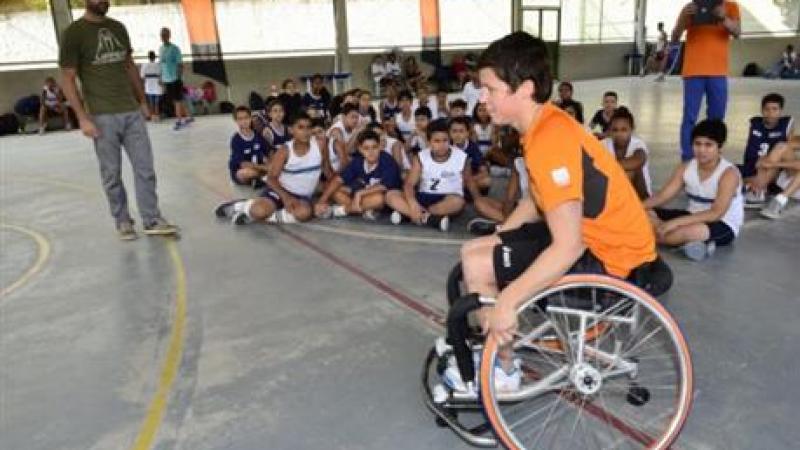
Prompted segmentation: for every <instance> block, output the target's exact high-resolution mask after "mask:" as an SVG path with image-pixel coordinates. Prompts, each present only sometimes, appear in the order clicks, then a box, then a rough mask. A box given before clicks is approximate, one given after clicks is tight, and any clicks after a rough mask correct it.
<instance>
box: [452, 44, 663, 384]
mask: <svg viewBox="0 0 800 450" xmlns="http://www.w3.org/2000/svg"><path fill="white" fill-rule="evenodd" d="M549 61H550V59H549V55H548V52H547V49H546V47H545V44H544V42H543V41H542V40H540V39H537V38H534V37H532V36H531V35H529V34H527V33H524V32H515V33H512V34H509V35H507V36H506V37H504V38H502V39H500V40H498V41H495V42H493V43H492V44H491V45H490V46H489V47H488V48H487V49H486V50H485V51H484V53H483V54H482V55H481V58H480V60H479V74H480V80H481V102H485V103H486V105H487V108H488V110H489V113H490V115H491V117H492V121H493V123H495V124H496V125H497V126H499V125H511V126H513V127H514V128H515V129H517V130H519V133H520V135H521V136H522V146H523V157H524V160H525V165H526V167H527V170H528V173H529V178H530V193H531V195H530V196H529V198H528V199H522V200H521V201H520V202H519V204H518V205H517V207H516V208H515V209H514V211H513V212H512V213H511V214H510V216H509V217H508V218H507V219H506V221H505V222H504V223H502V224H500V225H499V226H498V227H497V232H496V234H494V235H491V236H484V237H481V238H478V239H474V240H471V241H469V242H467V243H466V244H464V246H463V247H462V249H461V258H462V266H463V275H464V282H465V284H466V288H467V292H468V293H470V294H478V295H480V296H482V297H490V298H495V297H496V300H497V301H496V305H495V307H494V308H486V309H484V310H482V311H481V312H480V313H479V316H480V320H481V323H482V326H483V329H484V331H486V332H488V333H490V334H491V335H493V336H494V338H495V339H497V340H498V341H499V343H500V344H501V345H502V344H504V343H509V342H510V341H511V338H512V335H513V332H514V330H515V329H516V326H517V308H518V307H519V306H520V305H521V304H522V303H523V302H524V301H526V300H527V299H529V298H531V297H532V296H534V295H535V294H536V293H537V292H540V291H541V290H543V289H545V288H546V287H547V286H549V285H550V284H552V283H553V282H555V281H557V280H558V279H559V278H560V277H561V276H563V275H564V274H565V273H567V272H570V271H572V272H584V273H586V272H589V273H605V274H610V275H613V276H616V277H619V278H623V279H624V278H627V279H629V280H631V281H633V282H635V283H636V284H639V285H640V286H642V287H643V288H645V289H647V290H650V291H651V292H652V293H653V294H654V295H658V294H660V293H663V292H664V291H666V290H667V289H668V288H669V281H664V279H655V278H656V277H655V275H654V274H656V273H658V272H657V270H656V269H657V268H660V269H662V272H660V273H664V272H668V270H669V269H668V268H667V267H666V265H665V264H664V263H663V261H661V259H660V258H659V257H658V254H657V253H656V247H655V246H656V241H655V235H654V233H653V230H652V227H651V226H650V224H649V222H648V218H647V214H646V213H645V210H644V208H643V206H642V204H641V202H640V201H639V198H638V197H637V195H636V191H635V190H634V188H633V186H632V185H631V183H630V181H629V180H628V178H627V176H626V175H625V171H624V170H623V169H622V167H621V166H620V165H619V164H617V162H616V160H615V159H614V157H613V156H612V155H611V153H609V152H608V151H607V150H605V148H604V147H603V146H602V144H601V143H600V142H599V141H598V140H597V139H596V138H595V137H594V136H592V134H591V133H590V132H589V131H587V130H586V129H585V128H584V127H583V126H581V125H580V124H579V123H578V122H576V121H575V119H574V118H572V117H571V116H569V115H568V114H567V113H566V112H564V111H562V110H561V109H560V108H558V107H557V106H555V105H553V104H552V103H550V101H549V99H550V95H551V89H552V76H551V74H550V62H549ZM504 369H507V368H505V367H504ZM507 370H511V369H507Z"/></svg>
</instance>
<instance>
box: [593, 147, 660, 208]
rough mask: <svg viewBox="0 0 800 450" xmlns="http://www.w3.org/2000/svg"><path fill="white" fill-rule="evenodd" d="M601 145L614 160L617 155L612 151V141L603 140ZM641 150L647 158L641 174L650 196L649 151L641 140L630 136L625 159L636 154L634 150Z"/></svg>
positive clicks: (651, 190)
mask: <svg viewBox="0 0 800 450" xmlns="http://www.w3.org/2000/svg"><path fill="white" fill-rule="evenodd" d="M603 145H604V146H605V147H606V149H607V150H608V151H609V152H610V153H611V156H613V157H614V158H616V157H617V153H616V151H615V150H614V141H613V139H611V138H610V137H608V138H605V139H603ZM638 149H642V150H644V153H645V155H646V157H647V159H646V160H645V162H644V166H642V173H643V174H644V183H645V185H646V186H647V193H648V194H650V193H652V192H653V189H652V185H651V182H650V151H649V150H648V149H647V144H645V143H644V141H643V140H641V139H639V138H638V137H636V136H631V142H630V143H629V144H628V148H627V149H626V150H625V157H626V158H630V157H631V156H633V154H634V153H636V150H638Z"/></svg>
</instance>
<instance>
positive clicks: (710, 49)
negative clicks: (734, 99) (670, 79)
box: [672, 0, 742, 161]
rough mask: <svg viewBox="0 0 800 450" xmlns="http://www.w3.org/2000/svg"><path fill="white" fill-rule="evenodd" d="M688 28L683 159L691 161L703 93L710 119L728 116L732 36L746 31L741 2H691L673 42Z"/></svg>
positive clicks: (721, 118)
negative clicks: (740, 7) (693, 136)
mask: <svg viewBox="0 0 800 450" xmlns="http://www.w3.org/2000/svg"><path fill="white" fill-rule="evenodd" d="M684 31H686V45H685V46H684V55H683V73H682V75H683V121H682V123H681V159H682V160H683V161H688V160H690V159H692V158H693V153H692V129H693V128H694V125H695V123H696V122H697V116H698V114H699V113H700V103H701V102H702V100H703V96H705V97H706V105H707V113H706V115H707V116H708V118H709V119H719V120H724V119H725V109H726V108H727V105H728V53H729V44H730V38H731V36H733V37H734V38H738V37H739V35H740V34H741V32H742V25H741V16H740V13H739V5H738V4H736V2H733V1H729V0H694V1H692V2H689V3H688V4H686V6H684V7H683V9H682V10H681V13H680V15H679V16H678V20H677V22H676V23H675V28H674V29H673V30H672V42H673V43H678V42H679V41H680V39H681V36H682V35H683V32H684Z"/></svg>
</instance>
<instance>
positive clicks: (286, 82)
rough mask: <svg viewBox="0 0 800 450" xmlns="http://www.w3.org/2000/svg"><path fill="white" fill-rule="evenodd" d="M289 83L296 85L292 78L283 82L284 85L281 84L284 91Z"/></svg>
mask: <svg viewBox="0 0 800 450" xmlns="http://www.w3.org/2000/svg"><path fill="white" fill-rule="evenodd" d="M289 83H294V80H293V79H291V78H287V79H285V80H283V83H281V88H282V89H286V85H287V84H289Z"/></svg>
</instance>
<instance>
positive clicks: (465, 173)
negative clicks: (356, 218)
mask: <svg viewBox="0 0 800 450" xmlns="http://www.w3.org/2000/svg"><path fill="white" fill-rule="evenodd" d="M428 145H429V146H430V147H429V148H426V149H424V150H422V151H421V152H419V155H417V156H415V157H414V158H413V160H412V161H411V170H410V171H409V173H408V176H407V177H406V180H405V183H404V185H403V192H402V193H401V192H398V191H391V192H389V193H387V194H386V203H387V204H388V205H389V206H390V207H391V208H392V209H393V210H394V212H393V213H392V216H391V221H392V223H394V224H395V225H397V224H400V223H401V222H402V221H403V219H404V218H408V219H410V220H411V222H413V223H416V224H418V225H429V226H432V227H434V228H438V229H440V230H442V231H447V230H448V228H449V226H450V219H449V216H452V215H456V214H458V213H460V212H461V210H462V209H464V183H465V182H466V183H467V184H469V183H470V178H469V177H470V167H469V165H468V164H469V161H468V159H467V154H466V153H464V152H463V151H461V150H459V149H458V148H455V147H453V146H451V145H450V137H449V129H448V124H447V121H446V120H444V119H439V120H434V121H433V122H431V123H430V125H428Z"/></svg>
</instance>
